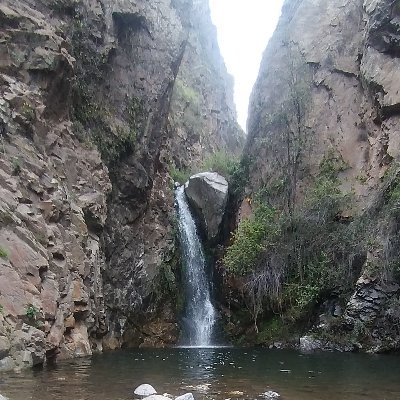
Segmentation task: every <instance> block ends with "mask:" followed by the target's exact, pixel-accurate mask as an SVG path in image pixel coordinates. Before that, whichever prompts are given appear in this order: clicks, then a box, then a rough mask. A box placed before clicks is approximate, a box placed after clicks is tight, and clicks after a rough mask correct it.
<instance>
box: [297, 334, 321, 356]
mask: <svg viewBox="0 0 400 400" xmlns="http://www.w3.org/2000/svg"><path fill="white" fill-rule="evenodd" d="M299 344H300V351H302V352H304V353H311V352H313V351H316V350H322V349H323V347H324V346H323V343H322V342H321V341H320V340H318V339H315V338H313V337H312V336H302V337H301V338H300V342H299Z"/></svg>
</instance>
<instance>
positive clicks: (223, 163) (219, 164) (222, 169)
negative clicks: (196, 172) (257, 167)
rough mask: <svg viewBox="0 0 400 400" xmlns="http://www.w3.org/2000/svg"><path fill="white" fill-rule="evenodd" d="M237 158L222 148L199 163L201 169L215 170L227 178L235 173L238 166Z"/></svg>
mask: <svg viewBox="0 0 400 400" xmlns="http://www.w3.org/2000/svg"><path fill="white" fill-rule="evenodd" d="M239 163H240V161H239V158H238V157H236V156H233V155H232V154H229V153H227V152H226V151H224V150H219V151H216V152H215V153H213V154H210V155H209V156H208V157H207V158H206V159H205V160H204V161H203V162H202V164H201V166H200V168H199V169H200V170H201V171H212V172H217V173H219V174H220V175H222V176H223V177H225V178H226V179H227V180H230V178H231V176H232V175H233V174H234V173H235V171H236V170H237V168H238V167H239Z"/></svg>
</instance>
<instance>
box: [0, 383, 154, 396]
mask: <svg viewBox="0 0 400 400" xmlns="http://www.w3.org/2000/svg"><path fill="white" fill-rule="evenodd" d="M133 393H134V394H136V396H140V397H148V396H151V395H153V394H157V391H156V389H154V388H153V386H151V385H149V384H148V383H143V384H142V385H139V386H138V387H137V388H136V389H135V390H134V392H133ZM0 400H1V399H0Z"/></svg>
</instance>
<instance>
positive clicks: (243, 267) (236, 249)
mask: <svg viewBox="0 0 400 400" xmlns="http://www.w3.org/2000/svg"><path fill="white" fill-rule="evenodd" d="M279 231H280V226H279V224H278V223H277V222H276V210H275V209H273V208H271V207H269V206H266V205H263V204H259V205H258V206H257V207H256V208H255V210H254V215H252V216H250V217H249V218H247V219H245V220H243V221H241V223H240V224H239V226H238V229H237V231H236V232H235V233H234V234H233V243H232V245H231V246H230V247H229V248H228V249H227V252H226V254H225V257H224V264H225V266H226V268H227V269H228V270H229V271H230V272H232V273H235V274H238V275H246V274H248V273H249V272H251V271H252V270H255V269H256V266H257V265H256V264H257V260H258V259H259V257H260V255H261V253H262V252H263V251H264V250H265V249H266V248H267V247H268V246H269V245H273V244H274V243H275V241H276V239H277V238H278V236H279Z"/></svg>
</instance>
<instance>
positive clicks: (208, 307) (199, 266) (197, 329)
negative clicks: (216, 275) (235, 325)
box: [176, 186, 215, 347]
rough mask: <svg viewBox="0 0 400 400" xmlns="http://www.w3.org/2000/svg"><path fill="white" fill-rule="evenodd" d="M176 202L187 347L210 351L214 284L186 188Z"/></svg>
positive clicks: (213, 322) (180, 189)
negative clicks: (184, 292) (211, 281)
mask: <svg viewBox="0 0 400 400" xmlns="http://www.w3.org/2000/svg"><path fill="white" fill-rule="evenodd" d="M176 202H177V205H178V218H179V237H180V242H181V248H182V260H183V266H184V268H183V269H184V282H185V287H186V309H185V316H184V323H185V324H184V325H185V326H184V328H185V329H184V331H185V332H184V333H185V342H184V343H183V344H184V345H189V346H198V347H207V346H210V345H211V344H212V342H211V340H212V333H213V327H214V324H215V310H214V307H213V305H212V303H211V299H210V283H209V280H208V279H207V273H206V261H205V258H204V252H203V247H202V244H201V241H200V238H199V235H198V234H197V229H196V224H195V222H194V219H193V217H192V215H191V213H190V209H189V205H188V203H187V200H186V195H185V191H184V187H183V186H181V187H180V188H178V189H177V190H176Z"/></svg>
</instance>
